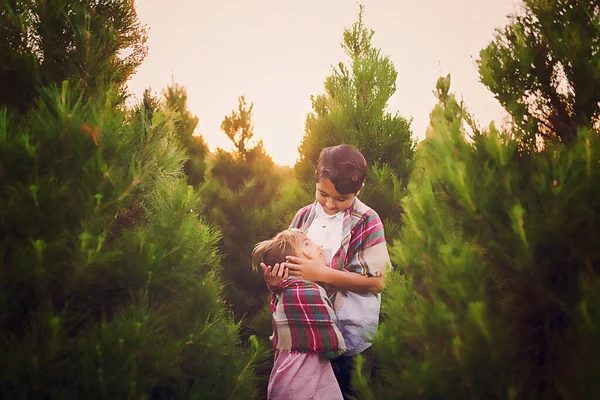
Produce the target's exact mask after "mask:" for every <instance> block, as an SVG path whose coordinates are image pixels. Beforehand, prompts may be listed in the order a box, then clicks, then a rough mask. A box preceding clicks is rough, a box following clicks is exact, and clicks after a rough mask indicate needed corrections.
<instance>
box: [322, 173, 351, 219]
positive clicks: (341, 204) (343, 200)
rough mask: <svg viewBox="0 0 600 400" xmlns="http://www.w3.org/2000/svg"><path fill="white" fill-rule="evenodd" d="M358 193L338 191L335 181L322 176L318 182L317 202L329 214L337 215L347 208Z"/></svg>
mask: <svg viewBox="0 0 600 400" xmlns="http://www.w3.org/2000/svg"><path fill="white" fill-rule="evenodd" d="M357 194H358V193H356V194H354V193H350V194H341V193H338V192H337V190H335V185H334V184H333V182H331V180H329V179H327V178H320V179H319V182H317V194H316V197H317V202H318V203H319V204H320V205H321V207H323V210H325V213H326V214H327V215H335V214H337V213H339V212H340V211H345V210H347V209H348V208H349V207H350V206H351V205H352V201H353V200H354V198H355V197H356V195H357Z"/></svg>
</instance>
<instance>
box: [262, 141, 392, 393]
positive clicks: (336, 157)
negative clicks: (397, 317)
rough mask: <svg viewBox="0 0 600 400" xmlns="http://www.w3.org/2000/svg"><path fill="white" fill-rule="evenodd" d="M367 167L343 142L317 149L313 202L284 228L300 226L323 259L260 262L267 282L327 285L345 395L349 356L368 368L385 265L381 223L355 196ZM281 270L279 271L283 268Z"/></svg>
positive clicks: (338, 371)
mask: <svg viewBox="0 0 600 400" xmlns="http://www.w3.org/2000/svg"><path fill="white" fill-rule="evenodd" d="M366 170H367V162H366V160H365V158H364V156H363V155H362V154H361V153H360V152H359V151H358V150H356V149H355V148H353V147H351V146H348V145H339V146H332V147H327V148H325V149H323V150H322V151H321V154H320V155H319V162H318V166H317V170H316V176H315V180H316V195H315V197H316V201H315V202H314V203H313V204H310V205H308V206H306V207H303V208H302V209H300V210H299V211H298V212H297V213H296V216H295V217H294V219H293V221H292V223H291V225H290V228H298V229H302V230H303V231H305V232H306V234H307V236H308V237H309V238H310V239H311V240H312V241H313V242H315V243H317V244H319V245H322V246H323V253H324V256H325V260H326V262H325V263H324V262H323V261H322V260H319V259H312V258H300V257H293V256H292V257H287V260H288V261H286V262H285V263H284V264H282V265H277V264H276V265H275V266H273V268H271V267H270V266H266V265H264V264H262V265H261V266H262V267H263V270H264V275H265V280H266V281H267V283H269V285H270V286H271V287H276V286H277V285H278V284H279V283H280V282H281V277H283V276H284V274H285V273H287V272H288V271H289V274H290V275H292V276H295V277H299V278H301V279H305V280H308V281H314V282H320V283H323V284H327V285H331V286H333V287H335V288H336V289H337V290H332V291H330V293H331V295H332V297H333V299H334V309H335V312H336V315H337V320H338V327H339V329H340V331H341V332H342V335H343V337H344V340H345V342H346V347H347V350H346V353H345V354H344V355H343V356H341V357H339V358H337V359H336V360H333V361H332V364H333V368H334V372H335V374H336V378H337V380H338V382H339V384H340V388H341V389H342V393H344V395H345V396H347V395H350V394H353V393H352V391H351V389H350V376H351V373H352V369H353V368H355V356H356V355H357V354H360V353H362V354H363V355H364V356H365V359H366V360H365V361H366V366H367V370H366V371H363V372H364V373H367V374H368V373H369V371H368V369H369V368H370V366H371V365H370V361H371V360H372V357H371V356H370V354H369V352H368V349H369V347H370V346H371V343H370V341H369V337H371V336H372V335H373V334H375V332H376V331H377V326H378V324H379V310H380V305H381V296H380V294H379V293H380V292H381V291H382V290H383V287H384V284H385V281H384V276H383V275H384V274H385V272H386V270H387V269H388V268H389V267H390V265H391V264H390V259H389V254H388V251H387V245H386V242H385V235H384V230H383V223H382V222H381V219H380V218H379V216H378V215H377V213H376V212H375V211H374V210H373V209H371V208H370V207H368V206H367V205H365V204H364V203H362V202H361V201H360V200H359V199H358V197H357V196H358V194H359V193H360V190H361V188H362V186H363V182H364V179H365V175H366ZM284 271H285V272H284Z"/></svg>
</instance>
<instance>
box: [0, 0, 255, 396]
mask: <svg viewBox="0 0 600 400" xmlns="http://www.w3.org/2000/svg"><path fill="white" fill-rule="evenodd" d="M63 3H64V4H63ZM15 4H16V5H15ZM23 4H28V7H30V8H31V9H35V10H46V11H47V13H49V14H50V15H54V13H55V12H57V10H54V9H51V8H52V7H50V6H51V4H48V2H36V4H33V5H32V4H29V3H24V2H12V3H11V7H12V10H14V9H17V8H18V7H25V6H24V5H23ZM65 4H66V2H56V4H55V5H56V6H57V7H58V6H61V7H63V6H64V7H67V6H66V5H65ZM125 4H129V5H130V6H131V10H133V3H132V2H129V1H127V2H120V1H103V2H99V3H97V4H96V3H95V2H69V3H68V6H69V7H71V8H67V9H66V10H67V11H65V13H66V14H65V15H64V16H63V20H64V21H63V22H64V23H67V22H68V23H69V24H70V25H69V29H71V30H73V31H74V32H75V33H74V35H75V36H76V37H79V36H81V35H84V34H85V32H86V30H89V29H90V24H91V22H89V19H85V18H79V14H77V13H83V14H85V15H90V16H91V17H90V18H92V20H93V18H94V16H93V15H94V13H93V7H96V10H100V9H101V10H112V9H113V7H117V8H118V7H123V6H124V5H125ZM86 5H87V6H88V7H89V8H88V9H87V11H85V8H84V6H86ZM17 6H18V7H17ZM75 6H77V7H79V8H75ZM44 7H47V8H44ZM64 7H63V8H62V10H63V11H64V10H65V8H64ZM58 8H59V9H60V7H58ZM69 10H76V11H69ZM3 12H5V14H2V17H3V18H5V17H6V16H7V15H9V16H10V17H11V18H12V17H15V16H17V17H19V18H21V19H23V20H25V19H26V18H25V17H29V16H30V15H29V14H27V13H26V14H24V15H21V14H20V15H16V14H14V13H12V14H10V13H9V14H6V8H3ZM11 12H12V11H11ZM83 14H81V15H83ZM127 15H130V14H127ZM116 17H117V15H112V16H111V17H110V18H108V19H109V20H110V21H111V22H110V23H111V24H113V23H114V24H115V26H116V25H118V24H121V23H124V22H123V21H119V22H116V21H113V20H114V19H115V18H116ZM40 18H42V19H45V18H46V16H45V15H42V16H41V17H40ZM17 19H18V18H17ZM34 20H35V18H34ZM57 20H60V18H58V17H57ZM61 21H62V20H61ZM65 21H66V22H65ZM61 23H62V22H61ZM131 23H132V25H131V26H130V27H129V28H132V27H136V26H138V25H137V20H135V21H133V22H131ZM92 25H93V24H92ZM93 26H96V25H93ZM108 26H109V28H110V27H111V26H112V25H110V24H109V25H108ZM4 28H5V25H2V29H4ZM57 29H58V28H57ZM95 29H97V27H96V28H95ZM127 29H128V28H127V27H126V26H124V27H123V31H127ZM132 29H133V28H132ZM105 30H106V32H105ZM101 31H102V32H100V33H99V35H100V37H103V38H104V39H105V42H104V43H101V42H98V43H97V46H99V47H98V48H105V49H106V50H107V51H109V50H110V49H113V48H114V47H115V46H116V47H119V46H120V44H119V43H113V42H119V40H121V39H122V38H121V36H119V35H120V33H119V32H120V31H119V30H115V29H112V28H111V29H106V26H102V29H101ZM23 32H30V31H23ZM23 32H21V33H22V34H23ZM58 32H60V29H59V30H58ZM43 33H44V34H48V35H49V36H48V37H47V38H43V37H40V38H36V39H35V40H39V41H40V42H44V41H45V40H48V41H50V42H51V41H53V40H57V39H56V38H54V36H53V35H54V33H53V31H44V32H43ZM109 33H110V34H111V35H114V36H110V35H108V34H109ZM66 34H68V33H65V35H66ZM69 34H70V33H69ZM90 35H91V36H92V37H93V36H94V35H95V31H94V30H92V31H91V33H90ZM92 49H93V48H92ZM21 50H22V51H23V52H25V51H26V50H27V49H21ZM30 50H31V49H30ZM78 50H81V49H78ZM31 51H32V52H34V53H35V52H36V51H37V48H35V49H33V50H31ZM73 51H75V50H73ZM44 54H50V53H44ZM52 54H54V53H52ZM37 55H38V54H37V53H35V54H31V55H29V57H31V58H32V59H33V58H35V57H37ZM70 55H71V54H70V53H69V56H70ZM23 57H24V58H27V56H26V55H23ZM65 57H66V56H65ZM94 57H99V58H93V59H94V60H96V61H97V62H98V64H89V65H88V67H89V68H88V69H87V71H88V72H89V75H87V76H86V79H87V81H86V80H85V79H83V78H82V77H81V76H80V75H77V72H69V71H66V70H65V71H63V72H64V75H68V76H69V77H70V81H64V82H62V84H61V85H60V87H56V85H55V84H52V80H51V78H50V75H47V76H46V75H44V79H46V81H42V80H40V81H38V82H37V83H36V85H38V84H39V85H40V86H36V89H35V93H39V96H38V97H37V98H34V97H32V98H28V99H27V101H26V102H21V103H19V102H18V101H15V100H14V98H11V99H9V101H7V100H3V101H5V103H4V104H5V105H6V106H5V107H1V108H0V238H1V241H0V357H2V359H3V360H10V362H3V363H1V365H0V397H2V398H175V397H176V398H188V397H190V398H206V399H215V398H253V394H254V392H255V388H254V386H255V383H254V377H253V372H252V366H253V363H254V362H255V360H257V359H259V358H260V357H261V350H260V346H259V345H258V344H257V342H256V341H251V343H250V344H249V345H248V346H250V347H249V348H247V349H244V347H242V346H241V345H240V340H239V333H238V325H236V324H235V323H234V322H233V319H232V316H231V313H230V312H229V311H228V309H227V308H225V306H224V304H223V299H222V294H221V292H222V290H223V284H222V281H221V280H220V272H219V268H218V265H219V260H220V256H219V254H218V251H217V243H218V240H219V232H218V231H217V230H216V229H215V228H212V227H211V226H210V225H208V224H207V223H206V222H205V220H204V218H203V212H202V211H203V201H202V199H201V198H200V195H199V192H197V191H195V190H194V189H193V188H192V187H190V186H187V185H186V184H185V181H183V170H182V166H183V164H184V161H185V160H186V155H185V150H184V148H183V147H182V145H181V143H180V142H179V140H178V139H177V132H176V127H175V123H176V122H175V121H174V119H173V117H172V113H165V112H161V111H160V109H157V107H158V103H159V102H158V100H157V99H154V98H152V97H151V96H150V94H149V92H146V93H145V94H144V101H143V103H142V104H140V105H139V106H138V107H137V108H136V109H135V110H133V111H129V110H125V109H123V108H120V107H115V105H116V104H118V103H119V99H120V98H121V97H122V93H124V87H123V83H124V82H125V80H126V79H123V80H119V79H118V78H119V77H121V75H120V74H122V73H125V72H124V71H127V70H126V69H125V70H123V69H122V68H124V66H123V65H122V64H120V63H117V62H116V60H117V59H116V58H114V57H113V58H112V59H110V60H111V62H106V61H107V60H108V59H104V58H102V57H100V55H97V56H94ZM115 57H116V56H115ZM61 60H63V61H64V62H65V64H64V65H63V66H64V67H65V68H66V66H67V65H68V61H69V58H68V57H66V58H62V59H61ZM113 61H114V63H112V62H113ZM44 62H45V61H44ZM86 65H87V64H86ZM11 68H12V67H11ZM36 68H39V70H38V71H42V70H43V68H42V66H36ZM44 68H45V67H44ZM86 68H87V67H86ZM111 68H113V69H111ZM75 70H76V69H74V71H75ZM119 71H121V72H119ZM96 72H97V75H94V74H95V73H96ZM131 72H132V71H131ZM40 74H41V72H40ZM57 76H59V77H60V78H62V77H63V75H61V74H59V75H57ZM5 77H6V75H2V79H3V80H2V81H1V82H0V86H1V87H3V88H4V87H5V86H4V85H5V83H6V84H11V83H10V82H5V81H4V78H5ZM111 77H112V78H114V79H115V80H114V81H110V80H108V81H106V82H107V84H106V85H105V86H106V87H109V88H113V90H110V91H103V90H100V86H98V88H97V90H90V86H89V85H87V86H86V82H100V81H103V80H105V79H109V78H111ZM123 78H126V77H124V76H123ZM40 79H41V78H40ZM43 82H50V84H49V85H48V86H49V87H47V88H44V87H43V86H41V84H42V83H43ZM31 96H34V94H31ZM25 104H27V109H24V110H21V112H19V113H18V112H16V109H17V106H22V105H25Z"/></svg>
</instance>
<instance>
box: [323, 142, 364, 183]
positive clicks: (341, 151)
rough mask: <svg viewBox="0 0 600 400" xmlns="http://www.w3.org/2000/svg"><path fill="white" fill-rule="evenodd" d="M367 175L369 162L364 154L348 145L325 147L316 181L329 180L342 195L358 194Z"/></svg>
mask: <svg viewBox="0 0 600 400" xmlns="http://www.w3.org/2000/svg"><path fill="white" fill-rule="evenodd" d="M366 173H367V160H365V157H364V156H363V155H362V153H361V152H360V151H358V150H356V149H355V148H354V147H352V146H350V145H347V144H340V145H338V146H331V147H325V148H324V149H323V150H321V154H319V163H318V164H317V170H316V171H315V178H316V181H317V182H319V179H321V178H323V179H329V180H330V181H331V182H332V183H333V185H334V186H335V190H337V191H338V193H340V194H349V193H357V192H358V191H359V190H360V188H361V187H362V185H363V182H364V180H365V175H366Z"/></svg>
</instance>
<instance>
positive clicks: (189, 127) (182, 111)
mask: <svg viewBox="0 0 600 400" xmlns="http://www.w3.org/2000/svg"><path fill="white" fill-rule="evenodd" d="M163 98H164V101H165V107H166V108H167V109H168V110H171V111H172V112H174V113H175V117H176V122H175V128H176V129H177V132H178V133H179V138H180V139H181V141H182V142H183V145H184V146H185V148H186V149H187V151H188V156H189V160H187V161H186V163H185V165H184V166H183V170H184V171H185V174H186V176H187V181H188V183H189V184H190V185H193V186H198V185H199V184H200V183H202V182H204V174H205V172H206V156H207V154H208V152H209V150H208V145H207V144H206V142H205V141H204V138H203V137H202V136H200V135H195V134H194V133H195V130H196V127H197V126H198V117H196V116H194V115H193V114H192V113H191V112H190V111H189V110H188V108H187V91H186V89H185V88H184V87H183V86H180V85H178V84H176V83H173V84H172V85H171V86H168V87H167V88H166V89H165V90H163Z"/></svg>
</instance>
